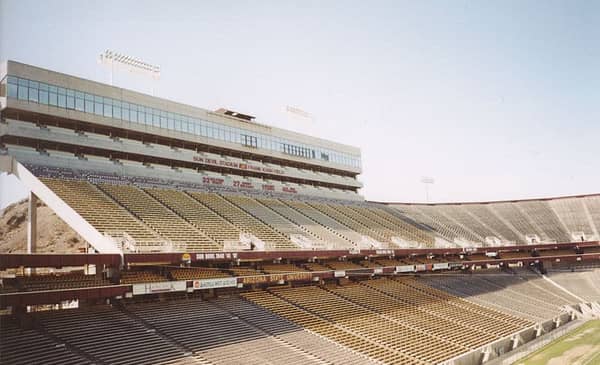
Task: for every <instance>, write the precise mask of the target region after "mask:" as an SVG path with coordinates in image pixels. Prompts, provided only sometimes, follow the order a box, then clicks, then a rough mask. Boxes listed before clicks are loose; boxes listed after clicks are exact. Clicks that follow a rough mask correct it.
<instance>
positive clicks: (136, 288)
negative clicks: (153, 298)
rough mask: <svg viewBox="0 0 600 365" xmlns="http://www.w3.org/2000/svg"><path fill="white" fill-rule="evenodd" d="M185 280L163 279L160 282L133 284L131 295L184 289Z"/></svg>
mask: <svg viewBox="0 0 600 365" xmlns="http://www.w3.org/2000/svg"><path fill="white" fill-rule="evenodd" d="M185 287H186V282H185V281H164V282H160V283H144V284H133V295H140V294H156V293H167V292H173V291H185Z"/></svg>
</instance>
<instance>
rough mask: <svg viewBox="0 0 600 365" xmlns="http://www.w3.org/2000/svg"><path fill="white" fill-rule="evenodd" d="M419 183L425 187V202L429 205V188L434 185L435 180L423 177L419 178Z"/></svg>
mask: <svg viewBox="0 0 600 365" xmlns="http://www.w3.org/2000/svg"><path fill="white" fill-rule="evenodd" d="M421 183H422V184H423V185H425V201H426V202H427V203H429V186H430V185H433V184H434V183H435V179H434V178H432V177H428V176H423V177H422V178H421Z"/></svg>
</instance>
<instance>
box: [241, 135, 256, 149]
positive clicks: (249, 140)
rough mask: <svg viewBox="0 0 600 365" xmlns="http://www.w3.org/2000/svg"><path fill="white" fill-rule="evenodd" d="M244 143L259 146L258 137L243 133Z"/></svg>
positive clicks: (249, 145) (254, 146)
mask: <svg viewBox="0 0 600 365" xmlns="http://www.w3.org/2000/svg"><path fill="white" fill-rule="evenodd" d="M242 145H244V146H247V147H253V148H258V138H256V137H254V136H247V135H245V134H242Z"/></svg>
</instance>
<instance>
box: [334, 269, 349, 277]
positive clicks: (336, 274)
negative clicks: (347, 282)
mask: <svg viewBox="0 0 600 365" xmlns="http://www.w3.org/2000/svg"><path fill="white" fill-rule="evenodd" d="M344 276H346V271H345V270H336V271H334V272H333V277H334V278H343V277H344Z"/></svg>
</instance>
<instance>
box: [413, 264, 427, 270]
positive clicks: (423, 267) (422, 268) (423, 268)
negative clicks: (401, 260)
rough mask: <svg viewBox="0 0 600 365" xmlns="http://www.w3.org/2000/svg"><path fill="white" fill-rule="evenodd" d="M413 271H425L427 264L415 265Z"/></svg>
mask: <svg viewBox="0 0 600 365" xmlns="http://www.w3.org/2000/svg"><path fill="white" fill-rule="evenodd" d="M415 271H427V265H423V264H419V265H415Z"/></svg>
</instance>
